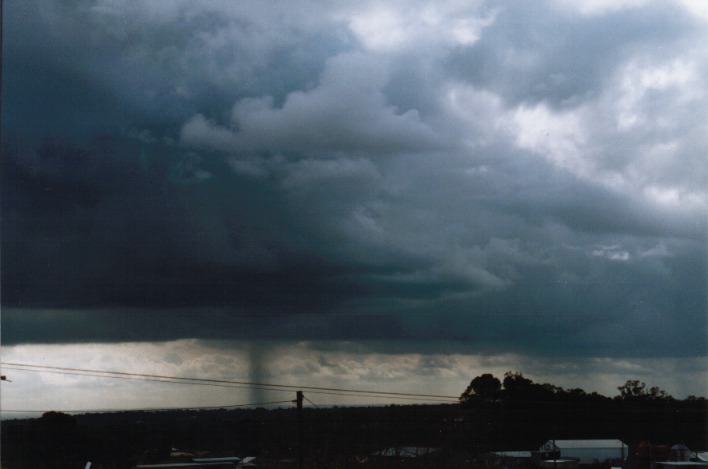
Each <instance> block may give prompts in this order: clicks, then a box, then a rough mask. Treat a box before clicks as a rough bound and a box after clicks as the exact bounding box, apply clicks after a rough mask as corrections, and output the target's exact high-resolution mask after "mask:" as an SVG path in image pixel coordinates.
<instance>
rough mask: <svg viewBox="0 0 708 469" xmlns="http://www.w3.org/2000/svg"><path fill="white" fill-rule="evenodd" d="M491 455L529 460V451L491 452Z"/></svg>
mask: <svg viewBox="0 0 708 469" xmlns="http://www.w3.org/2000/svg"><path fill="white" fill-rule="evenodd" d="M492 454H496V455H497V456H502V457H507V458H530V457H531V451H493V452H492Z"/></svg>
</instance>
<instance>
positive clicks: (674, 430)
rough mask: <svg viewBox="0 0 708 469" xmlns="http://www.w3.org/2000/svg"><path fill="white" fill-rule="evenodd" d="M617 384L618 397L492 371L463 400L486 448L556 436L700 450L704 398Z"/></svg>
mask: <svg viewBox="0 0 708 469" xmlns="http://www.w3.org/2000/svg"><path fill="white" fill-rule="evenodd" d="M617 389H618V391H619V394H618V395H617V396H615V397H607V396H603V395H600V394H598V393H596V392H592V393H587V392H585V391H584V390H582V389H579V388H574V389H563V388H561V387H559V386H555V385H552V384H549V383H534V382H533V381H532V380H530V379H528V378H526V377H524V376H523V374H522V373H519V372H511V371H509V372H507V373H505V374H504V377H503V379H502V380H500V379H498V378H496V377H494V376H493V375H491V374H488V373H486V374H483V375H480V376H477V377H475V378H474V379H472V381H471V382H470V384H469V386H468V387H467V389H465V391H464V392H463V393H462V395H461V396H460V402H461V404H462V407H463V408H464V409H465V410H466V411H467V412H468V415H469V417H470V418H469V419H468V421H469V422H470V426H469V428H467V429H466V432H467V435H468V438H469V439H470V440H471V441H474V442H475V445H476V446H477V447H478V448H479V449H480V450H492V449H493V448H497V449H498V448H501V449H531V448H534V447H537V445H540V444H541V443H542V442H544V441H546V440H548V439H551V438H558V439H584V438H620V439H622V440H624V441H625V442H626V443H629V444H636V443H638V442H639V441H651V442H653V443H654V444H659V443H663V444H675V443H679V442H681V443H686V444H688V445H689V446H691V445H693V447H694V448H699V449H700V448H703V447H704V446H706V443H708V432H707V431H706V429H707V428H708V412H707V410H708V407H707V406H708V403H707V401H706V399H705V398H704V397H696V396H689V397H688V398H686V399H685V400H679V399H675V398H674V397H672V396H671V395H670V394H669V393H667V392H666V391H664V390H662V389H660V388H658V387H650V388H648V387H647V386H646V384H645V383H643V382H641V381H639V380H628V381H627V382H626V383H625V384H623V385H622V386H620V387H618V388H617Z"/></svg>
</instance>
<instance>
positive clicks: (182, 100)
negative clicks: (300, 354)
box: [2, 0, 708, 357]
mask: <svg viewBox="0 0 708 469" xmlns="http://www.w3.org/2000/svg"><path fill="white" fill-rule="evenodd" d="M639 3H640V4H638V3H637V2H628V3H626V4H625V3H618V4H617V5H615V6H614V7H613V8H608V7H607V6H606V4H605V2H590V1H588V2H583V3H582V4H579V5H573V4H571V3H568V2H561V1H557V2H553V1H548V2H543V3H538V4H534V6H533V8H531V7H530V6H529V5H525V4H522V3H500V2H494V1H490V2H483V1H480V2H471V3H470V4H469V5H465V6H460V5H457V4H454V2H453V3H451V4H447V3H444V4H440V5H418V6H417V7H414V6H410V5H407V4H401V3H397V2H391V3H388V4H380V3H377V2H361V3H357V5H356V6H353V5H336V4H330V5H319V4H314V3H311V2H306V1H303V2H299V3H292V4H291V3H287V4H285V3H283V4H278V5H276V6H275V7H273V8H266V7H265V6H263V5H261V4H258V3H249V2H243V3H239V4H234V3H232V2H204V3H201V2H189V1H173V2H159V3H154V4H153V3H131V4H124V3H123V2H114V1H109V0H93V1H88V2H73V1H63V2H48V1H47V2H44V1H40V2H33V3H26V2H20V1H10V2H6V4H5V9H4V14H5V20H6V21H5V24H6V25H7V28H6V31H5V32H4V40H5V45H4V55H3V60H4V61H5V63H4V68H3V148H2V151H3V172H2V213H3V225H2V241H3V256H2V284H3V298H2V301H3V306H4V312H3V340H4V341H5V342H6V343H21V342H77V341H79V342H80V341H122V340H137V341H140V340H146V341H147V340H169V339H174V338H185V337H195V338H210V339H229V338H244V339H245V338H259V337H260V338H270V339H321V340H327V339H331V340H370V341H374V342H375V343H377V344H379V345H380V344H385V343H388V346H389V347H391V348H395V349H401V350H403V349H409V348H410V349H415V348H418V349H420V350H422V349H424V348H426V347H427V348H437V349H442V348H446V347H447V348H446V350H449V347H453V348H458V349H459V350H466V351H485V352H488V353H499V352H515V353H520V354H523V353H534V354H568V355H584V356H597V355H605V356H635V357H640V356H660V355H665V356H689V355H698V356H700V355H704V354H705V352H706V336H705V333H704V332H705V330H706V314H705V313H706V311H705V307H706V289H705V285H706V265H707V264H706V262H705V261H706V248H705V246H706V232H707V229H708V227H707V223H706V219H705V208H706V189H705V178H706V167H705V164H704V162H703V155H704V153H705V150H704V149H705V146H706V143H707V142H706V135H708V132H705V130H706V127H707V125H708V124H707V123H706V119H705V113H704V112H701V109H705V105H706V99H708V91H707V90H708V86H706V85H707V83H706V80H705V78H704V77H705V76H707V75H706V73H705V72H706V68H707V66H708V60H706V57H705V54H704V52H703V51H702V49H701V48H700V46H698V45H697V44H699V43H700V41H698V39H699V37H700V36H701V35H702V31H704V30H705V21H706V19H705V18H702V17H699V16H696V15H695V11H692V10H690V9H688V8H686V4H685V2H676V3H667V2H644V3H642V2H639ZM603 5H604V6H603ZM79 25H80V26H81V27H79ZM394 343H395V344H396V345H395V346H394V345H392V344H394ZM441 344H447V345H444V346H443V345H441ZM380 346H381V345H380Z"/></svg>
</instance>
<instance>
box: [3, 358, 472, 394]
mask: <svg viewBox="0 0 708 469" xmlns="http://www.w3.org/2000/svg"><path fill="white" fill-rule="evenodd" d="M55 368H56V367H55ZM5 369H7V370H17V371H29V372H32V373H52V374H58V375H69V376H89V377H96V378H110V379H123V380H129V381H152V382H156V383H165V384H178V385H196V386H214V387H222V388H238V389H256V390H261V391H276V392H292V390H291V389H279V388H269V387H263V386H249V385H240V384H238V385H237V384H219V383H209V382H206V383H203V382H199V381H174V380H171V379H168V378H160V379H158V378H142V377H139V376H112V375H110V374H97V373H91V372H86V373H77V372H71V371H57V370H42V369H33V368H23V367H19V366H15V365H12V366H5ZM99 373H111V372H99ZM179 379H191V378H179ZM195 379H196V378H195ZM293 387H296V386H293ZM308 392H309V393H310V394H325V395H332V396H342V397H356V398H363V397H373V398H384V399H395V400H406V401H418V402H419V401H421V400H422V399H423V398H419V397H412V396H381V395H379V394H378V392H377V393H376V394H367V393H366V391H352V392H353V393H355V394H352V393H349V392H345V391H313V390H310V391H308ZM451 399H454V402H459V399H458V398H453V397H449V398H433V397H426V398H424V400H425V401H426V402H441V403H445V402H447V403H450V402H452V401H451Z"/></svg>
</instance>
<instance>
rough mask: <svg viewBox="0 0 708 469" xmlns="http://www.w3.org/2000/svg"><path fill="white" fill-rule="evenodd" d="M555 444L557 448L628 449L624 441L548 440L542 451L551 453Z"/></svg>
mask: <svg viewBox="0 0 708 469" xmlns="http://www.w3.org/2000/svg"><path fill="white" fill-rule="evenodd" d="M554 443H555V445H556V448H558V449H560V450H562V449H568V448H622V447H625V448H626V447H627V445H626V444H625V443H623V442H622V440H548V441H547V442H546V443H545V444H544V445H543V446H542V447H541V451H549V450H552V449H553V444H554Z"/></svg>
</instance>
